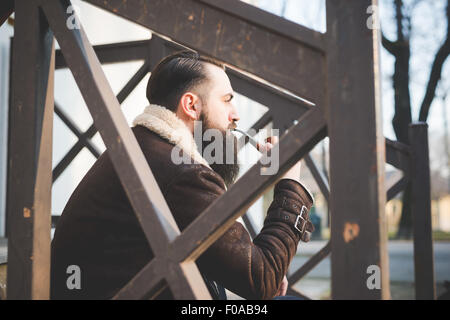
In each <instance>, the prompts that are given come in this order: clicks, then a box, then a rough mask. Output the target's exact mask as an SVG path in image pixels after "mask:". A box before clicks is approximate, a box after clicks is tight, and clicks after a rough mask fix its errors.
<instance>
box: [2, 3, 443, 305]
mask: <svg viewBox="0 0 450 320" xmlns="http://www.w3.org/2000/svg"><path fill="white" fill-rule="evenodd" d="M243 1H245V2H247V3H249V4H251V5H254V6H257V7H259V8H261V9H263V10H266V11H268V12H271V13H273V14H276V15H279V16H282V17H284V18H286V19H288V20H291V21H293V22H295V23H298V24H301V25H304V26H306V27H308V28H311V29H314V30H316V31H319V32H325V31H326V12H325V10H326V8H325V0H313V1H311V0H309V1H308V0H243ZM72 3H73V4H74V6H75V8H76V10H77V12H79V16H80V20H81V23H82V24H83V26H84V29H85V31H86V33H87V35H88V37H89V40H90V42H91V43H92V44H107V43H115V42H124V41H133V40H143V39H149V38H150V37H151V33H150V32H149V31H148V30H147V29H145V28H142V27H140V26H138V25H136V24H133V23H131V22H128V21H126V20H123V19H120V18H118V17H117V16H114V15H112V14H109V13H107V12H105V11H102V10H100V9H98V8H95V7H93V6H91V5H89V4H86V3H84V2H82V1H79V0H72ZM447 6H448V0H403V1H401V0H380V1H379V7H378V14H379V18H380V21H381V31H382V34H383V42H382V48H381V72H382V102H383V131H384V135H385V137H387V138H389V139H391V140H398V141H401V142H404V143H408V141H407V127H408V124H409V123H410V122H412V121H418V120H419V119H420V120H422V121H427V123H428V125H429V147H430V169H431V196H432V224H433V239H434V254H435V277H436V282H437V295H438V296H439V295H440V294H441V293H443V292H444V291H445V288H444V282H445V281H446V280H448V281H450V151H449V147H450V145H449V144H450V141H449V132H448V131H449V128H448V123H449V120H450V115H449V111H448V108H449V106H450V97H448V95H450V62H448V61H449V60H450V59H447V56H448V53H447V54H446V52H448V51H450V50H448V49H445V48H447V47H445V44H446V43H447V42H449V43H450V40H449V36H450V35H449V28H448V19H449V17H448V13H447V12H446V8H447ZM10 20H11V19H10ZM11 24H12V23H11V21H10V24H7V23H5V24H4V25H3V26H2V27H1V28H0V237H4V235H5V199H6V190H5V188H6V152H7V132H8V128H7V124H8V83H9V59H10V37H12V36H13V27H12V25H11ZM449 46H450V44H449ZM56 47H57V48H58V45H57V46H56ZM443 48H444V49H443ZM446 50H447V51H446ZM141 65H142V62H140V61H138V62H128V63H121V64H113V65H104V66H103V70H104V71H105V73H106V76H107V78H108V80H109V82H110V84H111V86H112V88H113V91H114V92H115V93H118V91H119V90H120V89H121V88H122V86H123V85H124V84H125V83H126V82H127V81H128V79H129V78H130V77H131V76H132V75H133V74H134V73H135V72H136V71H137V70H138V69H139V67H140V66H141ZM439 68H441V70H439ZM432 70H434V71H436V70H439V71H441V72H440V75H441V76H440V77H439V76H437V75H436V72H432ZM438 75H439V73H438ZM55 79H56V81H55V102H56V103H58V104H59V105H60V106H61V108H62V109H63V110H64V111H65V112H66V113H67V114H69V115H71V117H72V120H73V121H75V123H76V125H77V126H78V127H79V128H80V129H81V130H82V131H85V130H86V129H87V128H89V126H90V125H91V124H92V118H91V116H90V114H89V112H88V109H87V108H86V105H85V103H84V100H83V98H82V96H81V94H80V92H79V90H78V88H77V86H76V84H75V81H74V79H73V77H72V74H71V73H70V71H69V70H67V69H66V70H57V71H56V72H55ZM147 81H148V75H147V77H145V78H144V79H143V80H142V81H141V83H140V84H139V85H138V86H137V88H136V89H135V90H134V91H133V92H132V94H131V95H130V96H129V97H128V98H127V99H126V100H125V101H124V102H123V104H122V110H123V112H124V115H125V117H126V119H127V120H128V122H129V123H130V124H131V122H132V120H133V119H134V118H135V117H136V115H138V114H139V113H140V112H142V110H143V109H144V107H145V106H146V105H147V104H148V101H147V100H146V98H145V88H146V84H147ZM236 96H237V97H236V99H235V105H236V107H237V108H238V111H239V114H240V117H241V121H240V127H241V128H242V129H248V128H250V127H251V125H252V124H253V123H254V122H255V121H256V120H257V119H259V118H260V117H261V116H262V115H263V114H264V113H265V111H266V110H267V107H266V106H264V105H261V104H258V103H256V102H254V101H251V100H249V99H247V98H246V97H244V96H240V95H238V94H236ZM270 128H271V127H270V124H269V125H268V127H267V128H266V129H267V130H269V129H270ZM405 130H406V131H405ZM405 132H406V134H405ZM268 134H269V132H261V133H260V134H259V135H258V138H260V139H262V138H264V137H265V136H266V135H268ZM53 135H54V136H53V144H54V146H53V166H54V167H55V166H56V165H57V164H58V163H59V161H60V160H61V159H62V158H63V157H64V155H65V154H66V153H67V152H68V151H69V150H70V148H71V147H72V146H73V144H75V142H76V141H77V138H76V136H75V135H74V134H73V133H72V132H71V131H70V130H69V129H68V128H67V127H66V126H65V124H64V123H63V122H62V121H61V119H59V118H58V116H56V115H55V117H54V131H53ZM93 142H94V144H95V145H96V146H97V147H98V148H99V149H100V150H101V151H103V150H104V149H105V147H104V144H103V142H102V139H101V137H100V135H99V134H98V133H97V134H96V135H95V136H94V138H93ZM311 156H312V158H313V159H314V160H315V162H316V165H317V166H318V167H319V168H320V170H321V171H322V173H323V174H324V176H328V138H326V139H325V140H323V141H322V142H321V143H319V144H318V145H317V146H316V147H315V148H314V150H313V151H312V153H311ZM240 159H241V163H242V169H241V175H242V174H243V173H245V171H246V170H247V169H248V168H249V167H250V166H251V165H252V164H254V163H255V162H256V161H257V159H258V154H257V152H256V151H254V150H253V149H252V148H251V147H248V148H247V147H246V148H244V149H243V150H242V152H241V154H240ZM94 162H95V157H94V156H93V155H92V154H91V153H90V152H89V151H88V150H87V149H83V150H82V151H81V152H80V153H79V154H78V156H77V157H76V158H75V160H74V161H73V162H72V163H71V165H70V166H69V167H68V168H67V169H66V170H65V171H64V173H63V174H62V175H61V176H60V177H59V178H58V179H57V180H56V181H55V183H54V184H53V190H52V213H53V215H58V214H61V212H62V210H63V209H64V206H65V204H66V202H67V200H68V199H69V197H70V195H71V193H72V191H73V190H74V189H75V187H76V186H77V185H78V183H79V182H80V180H81V179H82V178H83V176H84V174H85V173H86V172H87V170H88V169H89V168H90V167H91V166H92V164H93V163H94ZM302 170H303V172H302V181H303V183H304V184H305V185H306V186H307V187H308V188H309V189H310V190H311V191H312V193H313V194H314V197H315V206H314V207H313V209H312V212H311V218H312V220H313V223H314V224H315V226H316V232H315V233H314V234H313V241H311V242H309V243H307V244H304V243H302V244H301V245H300V246H299V250H298V254H297V256H296V257H295V258H294V261H293V264H292V267H293V268H296V267H298V266H299V265H301V264H302V263H304V262H305V261H306V260H307V258H308V257H310V256H312V255H313V254H314V253H316V252H317V251H318V250H319V249H320V248H321V247H322V246H324V245H325V243H326V242H327V239H328V238H329V233H330V231H329V212H328V208H327V203H326V200H325V198H324V197H323V195H322V194H321V193H320V190H319V188H318V186H317V185H316V183H315V181H314V179H313V178H312V176H311V174H310V173H309V171H308V169H307V167H306V165H303V169H302ZM401 175H402V173H401V172H400V171H398V170H397V169H395V168H394V167H392V166H390V165H388V164H386V186H387V188H388V187H389V186H390V185H393V184H394V183H395V182H396V181H398V180H399V179H400V178H401ZM408 196H409V195H408V194H407V192H406V193H401V194H400V195H398V196H397V197H396V198H394V199H392V200H391V201H389V202H388V203H387V204H386V216H387V223H388V231H389V239H390V241H389V245H388V248H389V261H390V277H391V294H392V298H394V299H413V298H414V286H413V281H414V263H413V246H412V242H411V236H412V235H411V232H412V230H411V215H410V212H409V209H408V207H407V206H405V207H404V206H403V205H402V204H403V203H408ZM271 200H272V190H268V191H267V192H266V194H264V195H263V196H262V197H261V198H260V199H259V200H258V201H257V202H255V204H254V205H253V206H252V207H251V208H250V209H249V212H250V217H251V220H252V222H253V224H254V225H255V228H256V229H257V230H259V229H260V228H261V227H262V223H263V220H264V217H265V213H266V211H267V208H268V206H269V205H270V202H271ZM1 250H3V248H2V249H1ZM2 254H4V253H2V251H0V257H1V255H2ZM296 287H297V288H298V289H299V290H301V291H302V292H303V293H305V294H307V295H308V296H310V297H312V298H316V299H327V298H329V296H330V260H329V258H327V259H325V260H324V261H322V262H321V263H320V264H319V265H318V266H317V267H316V268H315V269H314V270H313V271H311V272H310V273H309V274H308V275H307V276H306V277H304V278H303V279H302V280H301V281H299V282H298V283H297V285H296Z"/></svg>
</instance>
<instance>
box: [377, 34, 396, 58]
mask: <svg viewBox="0 0 450 320" xmlns="http://www.w3.org/2000/svg"><path fill="white" fill-rule="evenodd" d="M381 44H382V45H383V47H384V48H385V49H386V50H387V51H388V52H389V53H390V54H392V55H393V56H397V54H398V46H397V43H396V42H394V41H391V40H389V39H388V38H386V37H385V36H384V33H383V32H381Z"/></svg>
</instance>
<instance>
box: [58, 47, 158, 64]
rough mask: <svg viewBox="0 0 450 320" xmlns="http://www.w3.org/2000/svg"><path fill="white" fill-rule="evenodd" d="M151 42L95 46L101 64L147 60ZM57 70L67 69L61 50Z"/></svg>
mask: <svg viewBox="0 0 450 320" xmlns="http://www.w3.org/2000/svg"><path fill="white" fill-rule="evenodd" d="M150 44H151V40H139V41H127V42H119V43H111V44H102V45H96V46H94V47H93V48H94V51H95V54H96V55H97V57H98V60H99V61H100V63H101V64H108V63H118V62H126V61H135V60H146V59H147V58H148V54H149V45H150ZM55 67H56V69H62V68H67V63H66V60H65V59H64V55H63V54H62V52H61V50H56V66H55Z"/></svg>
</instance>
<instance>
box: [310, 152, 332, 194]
mask: <svg viewBox="0 0 450 320" xmlns="http://www.w3.org/2000/svg"><path fill="white" fill-rule="evenodd" d="M304 159H305V162H306V165H307V166H308V169H309V171H310V172H311V174H312V176H313V178H314V180H315V181H316V183H317V185H318V186H319V189H320V192H322V194H323V196H324V197H325V199H326V200H327V202H328V201H329V199H330V186H329V185H328V180H327V179H326V178H325V177H324V176H323V174H322V172H320V170H319V169H317V166H316V164H315V163H314V161H313V159H312V158H311V156H310V155H309V154H307V155H306V156H305V157H304Z"/></svg>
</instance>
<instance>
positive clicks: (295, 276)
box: [288, 241, 331, 286]
mask: <svg viewBox="0 0 450 320" xmlns="http://www.w3.org/2000/svg"><path fill="white" fill-rule="evenodd" d="M330 253H331V242H330V241H328V242H327V244H326V245H325V246H324V247H323V248H322V249H320V250H319V251H318V252H317V253H316V254H314V255H313V256H312V257H311V258H309V259H308V261H306V262H305V264H303V265H302V266H301V267H300V268H298V269H297V271H295V272H294V273H292V274H291V275H290V276H289V277H288V281H289V285H291V286H292V285H294V284H295V283H296V282H298V281H299V280H300V279H301V278H303V277H304V276H305V275H306V274H307V273H308V272H310V271H311V270H312V269H314V268H315V267H316V266H317V265H318V264H319V263H320V262H321V261H322V260H323V259H325V258H326V257H327V256H328V255H329V254H330Z"/></svg>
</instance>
